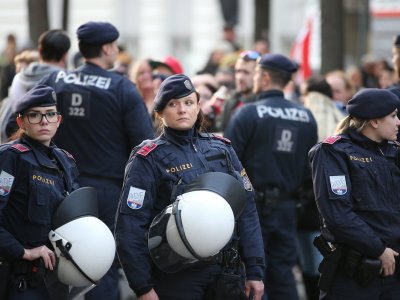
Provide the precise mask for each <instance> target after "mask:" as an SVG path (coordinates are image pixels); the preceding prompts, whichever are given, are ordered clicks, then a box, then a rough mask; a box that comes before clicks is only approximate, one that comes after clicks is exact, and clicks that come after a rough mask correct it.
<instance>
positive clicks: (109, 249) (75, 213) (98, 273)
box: [49, 187, 115, 287]
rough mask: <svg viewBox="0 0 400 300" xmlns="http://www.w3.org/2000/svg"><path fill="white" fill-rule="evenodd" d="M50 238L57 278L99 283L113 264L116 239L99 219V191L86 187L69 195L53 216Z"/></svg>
mask: <svg viewBox="0 0 400 300" xmlns="http://www.w3.org/2000/svg"><path fill="white" fill-rule="evenodd" d="M52 226H53V227H52V228H54V229H53V230H51V231H50V233H49V239H50V241H51V243H52V244H53V247H54V249H55V253H56V255H57V257H58V259H59V261H58V264H57V276H58V280H59V281H60V282H62V283H64V284H67V285H71V286H74V287H80V286H87V285H91V284H96V283H97V281H98V280H100V278H101V277H103V276H104V275H105V274H106V273H107V271H108V270H109V268H110V267H111V265H112V263H113V260H114V256H115V242H114V237H113V235H112V233H111V231H110V229H109V228H108V227H107V226H106V225H105V224H104V223H103V222H102V221H100V220H99V219H98V218H97V194H96V190H95V189H94V188H91V187H84V188H80V189H78V190H75V191H74V192H72V193H71V194H69V195H68V196H67V197H66V198H65V199H64V200H63V202H61V204H60V205H59V207H58V208H57V210H56V212H55V214H54V216H53V224H52Z"/></svg>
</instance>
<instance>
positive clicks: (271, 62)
mask: <svg viewBox="0 0 400 300" xmlns="http://www.w3.org/2000/svg"><path fill="white" fill-rule="evenodd" d="M258 64H259V65H260V66H261V67H262V68H271V69H276V70H279V71H283V72H286V73H290V74H291V73H293V72H295V71H297V64H295V63H294V62H293V61H291V60H290V59H289V58H287V57H286V56H283V55H281V54H271V53H268V54H265V55H263V56H261V58H259V61H258Z"/></svg>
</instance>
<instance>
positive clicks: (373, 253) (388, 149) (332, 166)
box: [310, 129, 400, 299]
mask: <svg viewBox="0 0 400 300" xmlns="http://www.w3.org/2000/svg"><path fill="white" fill-rule="evenodd" d="M398 151H399V149H398V146H397V145H396V144H394V143H392V142H383V143H380V144H379V143H376V142H374V141H372V140H370V139H368V138H367V137H365V136H363V135H361V134H359V133H357V132H356V131H355V130H351V129H350V130H349V132H348V133H347V134H343V135H338V136H335V137H331V138H328V139H327V140H325V141H324V142H322V143H319V144H318V145H316V146H315V147H314V148H313V149H312V150H311V151H310V161H311V166H312V170H313V181H314V192H315V197H316V201H317V204H318V208H319V211H320V213H321V215H322V217H323V219H324V223H325V226H326V229H327V230H328V231H329V233H330V234H331V236H332V237H334V241H335V242H336V243H340V244H344V245H346V246H348V247H350V248H352V249H355V250H357V251H358V252H360V253H361V254H362V256H363V257H367V258H373V259H377V258H378V257H379V256H380V255H381V254H382V253H383V251H384V249H385V248H386V247H389V248H391V249H393V250H395V251H397V252H399V251H400V196H399V195H400V188H399V185H398V182H399V181H400V170H399V167H398V166H397V165H396V162H397V163H398ZM329 233H326V237H327V238H328V239H330V240H331V242H333V241H332V238H329V236H330V234H329ZM329 295H330V296H331V297H334V298H329V297H327V298H326V299H400V280H399V278H398V277H396V276H395V275H393V276H388V277H384V278H378V277H376V279H375V280H374V282H373V283H372V284H371V285H370V286H368V287H360V286H358V285H357V283H356V282H355V281H354V280H351V279H349V278H346V277H344V276H342V275H341V274H340V272H339V274H338V275H337V276H336V277H335V281H334V282H333V287H332V290H331V291H330V293H329ZM385 295H391V296H392V298H380V297H383V296H385Z"/></svg>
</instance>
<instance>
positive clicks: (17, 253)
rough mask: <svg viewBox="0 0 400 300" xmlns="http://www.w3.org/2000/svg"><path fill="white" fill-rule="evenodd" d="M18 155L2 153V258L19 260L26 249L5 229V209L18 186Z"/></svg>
mask: <svg viewBox="0 0 400 300" xmlns="http://www.w3.org/2000/svg"><path fill="white" fill-rule="evenodd" d="M17 159H18V154H16V153H13V151H10V150H9V151H7V150H5V151H0V256H4V257H6V258H11V259H18V258H21V257H22V255H23V254H24V247H23V246H22V244H21V243H20V242H19V241H18V240H16V239H15V238H14V236H13V235H12V234H11V233H10V232H8V231H7V230H6V229H5V228H4V218H3V213H4V209H5V208H6V206H7V203H8V201H9V200H10V198H11V197H10V196H11V195H12V193H13V189H14V187H15V185H16V184H18V173H17V170H18V168H17Z"/></svg>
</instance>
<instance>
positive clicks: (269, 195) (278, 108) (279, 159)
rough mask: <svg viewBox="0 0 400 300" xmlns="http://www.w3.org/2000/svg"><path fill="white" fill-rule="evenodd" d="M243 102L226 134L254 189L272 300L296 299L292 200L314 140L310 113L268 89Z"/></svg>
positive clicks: (295, 253) (295, 252)
mask: <svg viewBox="0 0 400 300" xmlns="http://www.w3.org/2000/svg"><path fill="white" fill-rule="evenodd" d="M257 100H258V101H256V102H254V103H250V104H245V105H244V106H242V107H241V108H240V109H239V110H238V112H237V114H236V115H234V117H233V118H232V120H231V121H230V123H229V124H228V127H227V129H226V130H225V133H224V136H225V137H227V138H228V139H230V140H231V141H232V146H233V148H234V149H235V151H236V153H237V155H238V157H239V160H240V161H241V162H242V163H243V166H244V167H245V169H246V170H247V172H248V175H249V178H250V180H251V182H252V184H253V186H254V189H255V191H256V202H258V203H259V204H260V205H259V207H258V210H259V215H260V223H261V229H262V231H263V238H264V245H265V256H266V257H267V259H268V265H267V269H266V275H265V281H264V283H265V286H266V292H267V295H268V297H269V298H270V299H296V298H297V290H296V284H295V281H294V277H293V272H292V268H293V266H294V265H295V264H296V260H297V249H296V241H295V240H296V200H297V193H298V190H299V188H300V187H301V186H302V184H303V181H304V179H305V178H306V176H307V174H309V171H308V162H307V153H308V151H309V150H310V149H311V147H312V146H313V145H314V144H315V143H316V142H317V125H316V122H315V119H314V117H313V116H312V114H311V112H310V111H309V110H308V109H306V108H304V107H302V106H300V105H298V104H296V103H293V102H290V101H288V100H286V99H285V98H284V96H283V92H282V91H279V90H269V91H265V92H262V93H260V94H259V95H258V99H257Z"/></svg>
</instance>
